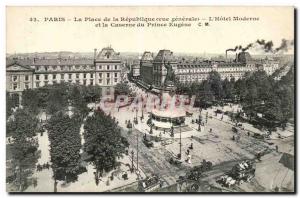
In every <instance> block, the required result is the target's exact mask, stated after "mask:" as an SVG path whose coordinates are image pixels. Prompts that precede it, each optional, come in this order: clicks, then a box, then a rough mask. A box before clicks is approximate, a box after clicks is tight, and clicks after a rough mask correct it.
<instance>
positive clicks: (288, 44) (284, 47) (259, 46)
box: [226, 39, 294, 54]
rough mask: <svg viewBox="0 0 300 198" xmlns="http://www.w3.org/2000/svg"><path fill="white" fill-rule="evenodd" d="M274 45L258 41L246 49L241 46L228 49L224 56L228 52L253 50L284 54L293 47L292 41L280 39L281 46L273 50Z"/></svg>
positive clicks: (271, 42)
mask: <svg viewBox="0 0 300 198" xmlns="http://www.w3.org/2000/svg"><path fill="white" fill-rule="evenodd" d="M273 47H274V44H273V41H266V40H264V39H261V40H260V39H258V40H256V41H255V42H253V43H249V44H248V45H247V46H246V47H242V46H241V45H237V46H236V47H235V48H230V49H227V50H226V54H227V52H228V51H233V52H237V51H243V52H245V51H247V50H254V51H263V52H265V53H273V54H277V53H284V52H287V51H288V50H289V49H292V48H293V47H294V40H287V39H282V40H281V44H280V46H279V47H277V48H273Z"/></svg>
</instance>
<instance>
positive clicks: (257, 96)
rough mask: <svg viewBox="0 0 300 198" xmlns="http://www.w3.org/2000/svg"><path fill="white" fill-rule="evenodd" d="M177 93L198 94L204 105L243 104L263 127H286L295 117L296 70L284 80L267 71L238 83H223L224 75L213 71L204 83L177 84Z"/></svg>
mask: <svg viewBox="0 0 300 198" xmlns="http://www.w3.org/2000/svg"><path fill="white" fill-rule="evenodd" d="M177 82H178V81H177ZM177 92H178V93H181V94H183V93H184V94H188V95H190V96H191V95H196V102H197V103H198V105H200V106H209V105H212V104H215V103H217V104H222V103H224V102H227V101H230V102H239V103H241V104H242V106H243V111H244V112H245V113H246V114H247V116H248V117H249V119H250V121H253V122H255V123H256V124H257V125H260V126H261V127H268V128H272V126H273V127H275V126H282V127H285V126H286V123H287V122H288V121H289V120H290V119H291V118H293V117H294V68H293V67H291V69H290V71H289V72H288V73H287V74H286V76H283V77H282V78H281V79H280V80H274V77H273V76H268V75H267V74H266V72H265V71H256V72H253V73H246V74H245V75H244V77H243V78H240V79H238V80H235V79H234V78H231V79H227V78H226V79H225V80H222V79H221V76H220V74H219V73H217V72H215V71H213V72H211V73H210V74H209V76H208V78H207V80H205V81H203V82H201V83H198V82H194V83H191V84H181V83H177ZM258 115H262V116H258Z"/></svg>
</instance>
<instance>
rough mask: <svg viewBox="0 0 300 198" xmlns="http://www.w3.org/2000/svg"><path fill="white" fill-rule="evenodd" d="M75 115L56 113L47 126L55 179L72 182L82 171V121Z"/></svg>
mask: <svg viewBox="0 0 300 198" xmlns="http://www.w3.org/2000/svg"><path fill="white" fill-rule="evenodd" d="M81 122H82V120H80V118H78V117H76V116H74V117H72V118H70V117H69V116H67V115H64V114H63V113H62V112H58V113H56V114H54V115H53V116H52V117H51V119H50V120H49V121H48V123H47V125H46V128H47V130H48V134H49V140H50V156H51V162H52V169H53V175H54V176H53V177H54V180H55V184H56V180H63V181H66V182H72V181H76V180H77V175H78V174H79V172H80V148H81V137H80V123H81Z"/></svg>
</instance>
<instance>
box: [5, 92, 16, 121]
mask: <svg viewBox="0 0 300 198" xmlns="http://www.w3.org/2000/svg"><path fill="white" fill-rule="evenodd" d="M14 107H15V104H14V101H13V98H12V96H10V94H9V93H8V92H6V118H8V117H9V116H11V114H12V113H13V111H12V108H14Z"/></svg>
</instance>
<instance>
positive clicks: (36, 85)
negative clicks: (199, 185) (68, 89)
mask: <svg viewBox="0 0 300 198" xmlns="http://www.w3.org/2000/svg"><path fill="white" fill-rule="evenodd" d="M61 82H69V83H73V81H72V80H67V81H65V80H62V81H61ZM98 82H99V84H102V83H103V80H102V79H99V81H98ZM117 82H118V79H117V78H115V79H114V83H117ZM55 83H59V82H58V81H53V84H55ZM75 83H76V84H80V80H75ZM48 84H49V81H44V85H48ZM89 84H90V85H93V84H94V81H93V80H90V81H89ZM110 84H111V81H110V79H107V80H106V85H110ZM40 85H41V82H35V87H40ZM83 85H88V80H83ZM14 90H15V89H14Z"/></svg>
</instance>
